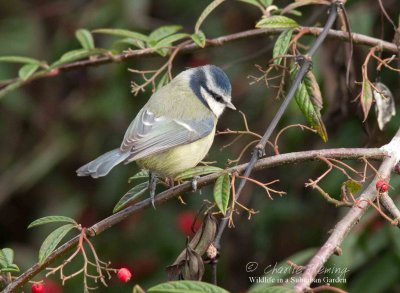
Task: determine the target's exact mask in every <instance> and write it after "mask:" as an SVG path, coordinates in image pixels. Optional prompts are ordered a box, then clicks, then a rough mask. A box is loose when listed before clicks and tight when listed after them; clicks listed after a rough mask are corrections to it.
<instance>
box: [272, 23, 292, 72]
mask: <svg viewBox="0 0 400 293" xmlns="http://www.w3.org/2000/svg"><path fill="white" fill-rule="evenodd" d="M292 33H293V30H292V29H288V30H285V31H283V32H282V33H281V34H280V35H279V37H278V38H277V39H276V42H275V46H274V50H273V57H274V58H276V57H278V56H282V55H285V54H286V51H287V50H288V48H289V43H290V40H291V38H292ZM281 62H282V58H276V59H274V63H275V64H278V65H279V64H281Z"/></svg>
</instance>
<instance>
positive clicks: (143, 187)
mask: <svg viewBox="0 0 400 293" xmlns="http://www.w3.org/2000/svg"><path fill="white" fill-rule="evenodd" d="M148 189H149V182H143V183H140V184H138V185H136V186H135V187H133V188H132V189H131V190H129V191H128V192H127V193H125V195H124V196H123V197H122V198H121V199H120V200H119V201H118V203H117V204H116V205H115V207H114V209H113V213H116V212H118V211H119V210H121V209H122V208H124V207H125V206H126V205H127V204H129V203H133V202H134V201H135V200H137V199H138V198H139V197H140V196H142V195H143V194H144V193H145V192H146V191H147V190H148Z"/></svg>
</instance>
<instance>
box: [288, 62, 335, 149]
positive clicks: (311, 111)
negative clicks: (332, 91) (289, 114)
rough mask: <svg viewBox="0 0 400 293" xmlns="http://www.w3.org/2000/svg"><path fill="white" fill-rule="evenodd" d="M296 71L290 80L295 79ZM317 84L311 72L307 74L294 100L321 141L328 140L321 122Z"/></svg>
mask: <svg viewBox="0 0 400 293" xmlns="http://www.w3.org/2000/svg"><path fill="white" fill-rule="evenodd" d="M297 72H298V70H297V69H295V70H292V72H291V74H292V80H294V79H295V77H296V75H297ZM320 96H321V93H320V90H319V86H318V83H317V82H316V81H315V78H314V75H313V74H312V72H308V73H307V75H306V76H305V77H304V80H303V81H302V82H301V83H300V86H299V88H298V89H297V91H296V93H295V96H294V98H295V100H296V102H297V104H298V105H299V108H300V110H301V112H302V113H303V115H304V116H305V117H306V119H307V121H308V123H310V125H311V127H313V128H314V129H315V130H316V131H317V133H318V134H319V136H320V137H321V138H322V140H323V141H325V142H326V141H327V140H328V134H327V132H326V129H325V124H324V122H323V121H322V117H321V113H320V110H321V108H322V98H321V97H320Z"/></svg>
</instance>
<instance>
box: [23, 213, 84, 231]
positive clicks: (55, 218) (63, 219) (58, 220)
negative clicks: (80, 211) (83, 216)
mask: <svg viewBox="0 0 400 293" xmlns="http://www.w3.org/2000/svg"><path fill="white" fill-rule="evenodd" d="M49 223H71V224H74V225H77V223H76V221H75V220H74V219H72V218H69V217H64V216H47V217H43V218H40V219H37V220H35V221H33V222H32V223H30V224H29V226H28V229H29V228H32V227H37V226H40V225H44V224H49Z"/></svg>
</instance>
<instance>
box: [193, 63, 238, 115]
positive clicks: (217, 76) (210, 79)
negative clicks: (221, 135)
mask: <svg viewBox="0 0 400 293" xmlns="http://www.w3.org/2000/svg"><path fill="white" fill-rule="evenodd" d="M185 73H187V74H188V77H189V86H190V88H191V90H192V91H193V92H194V94H195V95H196V96H197V98H199V99H200V101H201V102H202V103H203V104H204V105H206V106H207V107H208V108H209V109H210V110H211V111H212V112H213V113H214V114H215V116H217V117H219V116H220V115H221V114H222V112H223V111H224V110H225V108H226V107H228V108H230V109H233V110H236V108H235V106H234V105H233V104H232V102H231V99H232V98H231V90H232V87H231V83H230V82H229V78H228V76H227V75H226V74H225V72H223V71H222V69H221V68H219V67H217V66H215V65H205V66H200V67H196V68H191V69H188V70H186V72H185Z"/></svg>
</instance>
